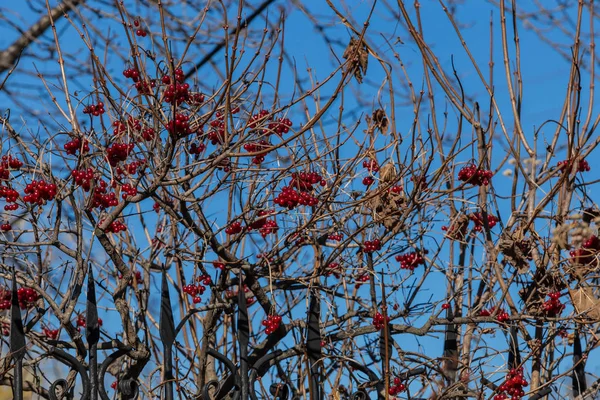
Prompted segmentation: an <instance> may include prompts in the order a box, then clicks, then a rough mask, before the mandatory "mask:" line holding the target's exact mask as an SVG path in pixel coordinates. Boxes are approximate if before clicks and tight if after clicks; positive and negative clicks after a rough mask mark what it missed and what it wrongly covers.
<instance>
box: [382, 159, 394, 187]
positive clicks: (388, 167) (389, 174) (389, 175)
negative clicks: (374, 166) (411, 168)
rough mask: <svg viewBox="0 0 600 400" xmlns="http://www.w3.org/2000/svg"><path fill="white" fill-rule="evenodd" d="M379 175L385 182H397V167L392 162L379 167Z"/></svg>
mask: <svg viewBox="0 0 600 400" xmlns="http://www.w3.org/2000/svg"><path fill="white" fill-rule="evenodd" d="M379 176H380V178H381V181H382V182H384V183H391V182H395V181H396V176H397V172H396V167H395V166H394V164H393V163H391V162H389V163H387V164H385V165H383V166H382V167H381V168H380V169H379Z"/></svg>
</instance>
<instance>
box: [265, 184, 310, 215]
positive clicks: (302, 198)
mask: <svg viewBox="0 0 600 400" xmlns="http://www.w3.org/2000/svg"><path fill="white" fill-rule="evenodd" d="M273 202H274V203H275V204H277V205H279V206H281V207H286V208H288V209H290V210H292V209H294V208H296V207H297V206H298V205H301V206H308V207H314V206H316V205H317V204H319V200H318V199H317V198H316V197H314V196H313V195H312V194H310V193H309V192H305V191H297V190H295V189H294V188H293V187H291V186H284V187H283V189H281V193H279V195H277V197H276V198H275V200H273Z"/></svg>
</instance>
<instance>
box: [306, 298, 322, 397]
mask: <svg viewBox="0 0 600 400" xmlns="http://www.w3.org/2000/svg"><path fill="white" fill-rule="evenodd" d="M308 307H309V308H308V321H307V326H308V332H307V333H306V352H307V353H308V361H309V363H310V379H311V386H312V391H311V393H310V398H311V400H320V399H321V397H322V396H321V387H320V384H321V379H320V374H321V368H320V366H319V363H320V362H321V357H322V353H321V326H320V325H319V320H320V318H321V303H320V301H319V298H318V297H317V296H316V295H315V294H313V295H312V296H311V298H310V303H309V306H308Z"/></svg>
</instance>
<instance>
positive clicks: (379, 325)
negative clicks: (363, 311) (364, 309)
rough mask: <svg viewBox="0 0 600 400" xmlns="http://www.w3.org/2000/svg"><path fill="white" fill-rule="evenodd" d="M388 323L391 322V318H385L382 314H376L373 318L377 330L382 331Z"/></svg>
mask: <svg viewBox="0 0 600 400" xmlns="http://www.w3.org/2000/svg"><path fill="white" fill-rule="evenodd" d="M386 322H388V323H389V322H390V317H385V318H384V317H383V314H382V313H380V312H376V313H375V316H374V317H373V326H374V327H375V329H377V330H378V331H380V330H382V329H383V327H384V326H385V323H386Z"/></svg>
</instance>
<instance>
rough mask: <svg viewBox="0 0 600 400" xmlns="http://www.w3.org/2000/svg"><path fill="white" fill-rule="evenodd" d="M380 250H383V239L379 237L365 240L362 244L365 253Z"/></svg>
mask: <svg viewBox="0 0 600 400" xmlns="http://www.w3.org/2000/svg"><path fill="white" fill-rule="evenodd" d="M378 250H381V240H379V239H373V240H365V242H364V243H363V245H362V251H363V253H372V252H374V251H378Z"/></svg>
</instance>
